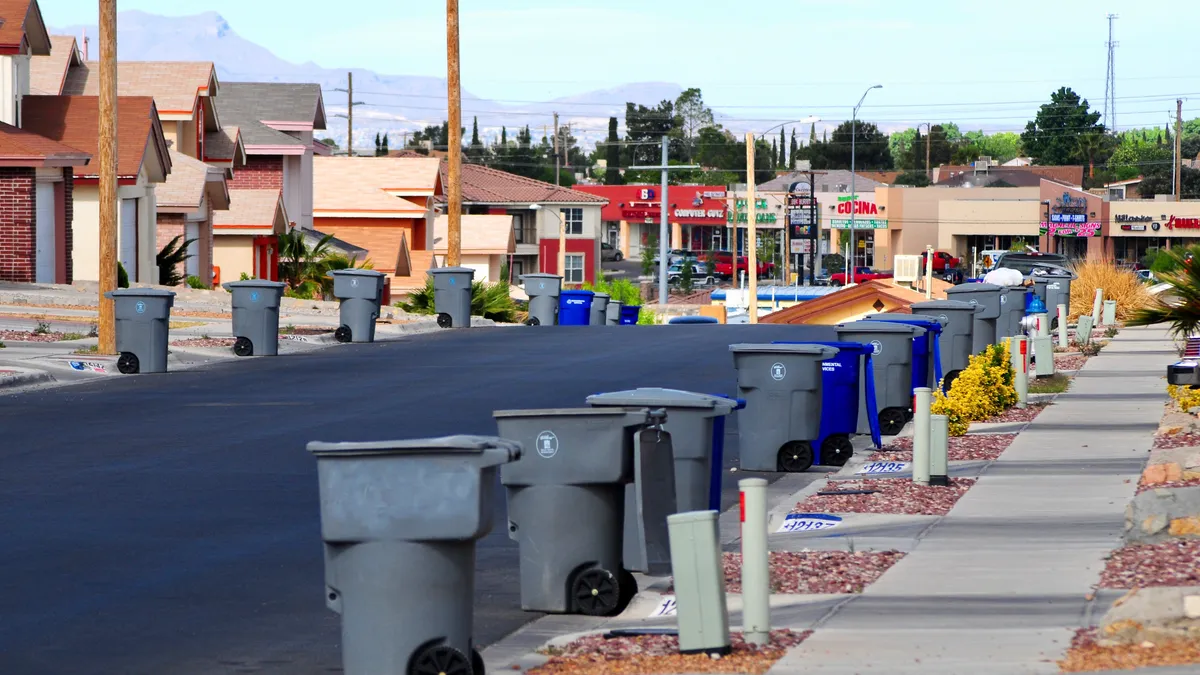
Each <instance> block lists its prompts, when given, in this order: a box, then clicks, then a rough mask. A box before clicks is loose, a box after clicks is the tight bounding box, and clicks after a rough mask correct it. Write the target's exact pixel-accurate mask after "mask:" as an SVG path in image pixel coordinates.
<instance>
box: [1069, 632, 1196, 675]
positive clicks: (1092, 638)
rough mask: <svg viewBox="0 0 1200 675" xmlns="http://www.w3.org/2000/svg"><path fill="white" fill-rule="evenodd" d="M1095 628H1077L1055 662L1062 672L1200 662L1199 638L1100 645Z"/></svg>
mask: <svg viewBox="0 0 1200 675" xmlns="http://www.w3.org/2000/svg"><path fill="white" fill-rule="evenodd" d="M1098 634H1099V631H1098V630H1097V629H1095V628H1080V629H1078V630H1076V631H1075V636H1074V637H1073V638H1072V639H1071V648H1070V649H1069V650H1068V651H1067V654H1066V656H1065V657H1063V660H1061V661H1059V662H1058V667H1059V669H1060V670H1061V671H1062V672H1064V673H1085V672H1090V671H1097V670H1136V669H1139V668H1147V667H1152V666H1184V665H1191V664H1197V663H1200V640H1186V639H1185V640H1167V641H1163V642H1157V643H1155V642H1141V643H1138V644H1128V645H1116V646H1113V647H1102V646H1100V643H1099V641H1098V640H1097V636H1098Z"/></svg>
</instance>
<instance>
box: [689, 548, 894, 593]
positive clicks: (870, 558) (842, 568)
mask: <svg viewBox="0 0 1200 675" xmlns="http://www.w3.org/2000/svg"><path fill="white" fill-rule="evenodd" d="M769 556H770V557H769V560H770V563H769V564H770V566H771V592H772V593H786V594H806V593H862V592H863V589H864V588H866V587H867V586H869V585H871V584H872V583H874V582H875V580H876V579H878V578H879V577H881V576H883V573H884V572H886V571H888V569H889V568H891V566H892V565H895V564H896V563H897V562H899V561H900V559H901V558H903V557H904V554H903V553H901V552H900V551H855V552H853V553H850V552H848V551H799V552H784V551H776V552H773V553H771V554H769ZM722 562H723V564H724V568H725V592H726V593H741V592H742V554H741V553H725V554H724V559H723V561H722ZM667 592H668V593H673V592H675V586H674V584H672V585H671V586H670V587H668V590H667Z"/></svg>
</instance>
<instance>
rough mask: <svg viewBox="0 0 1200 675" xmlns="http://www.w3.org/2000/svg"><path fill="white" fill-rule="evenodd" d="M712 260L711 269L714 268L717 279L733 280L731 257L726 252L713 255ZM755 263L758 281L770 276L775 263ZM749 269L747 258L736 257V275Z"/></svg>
mask: <svg viewBox="0 0 1200 675" xmlns="http://www.w3.org/2000/svg"><path fill="white" fill-rule="evenodd" d="M713 259H714V260H715V262H714V264H713V267H714V271H715V273H716V275H717V276H719V277H723V278H726V279H732V278H733V255H732V254H730V253H728V252H724V251H722V252H718V253H714V254H713ZM757 262H758V264H757V265H756V267H757V268H758V278H759V279H761V278H763V277H766V276H770V275H771V273H772V272H773V271H774V270H775V263H772V262H766V261H763V260H759V261H757ZM749 269H750V260H749V258H747V257H746V256H744V255H740V256H738V259H737V271H738V274H741V273H742V272H745V271H747V270H749Z"/></svg>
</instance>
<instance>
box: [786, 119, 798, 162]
mask: <svg viewBox="0 0 1200 675" xmlns="http://www.w3.org/2000/svg"><path fill="white" fill-rule="evenodd" d="M799 150H800V148H799V146H797V145H796V128H795V127H792V147H791V151H790V152H789V153H788V165H787V168H788V169H792V168H794V167H795V166H796V160H797V159H799V157H798V156H797V154H796V153H797V152H798V151H799Z"/></svg>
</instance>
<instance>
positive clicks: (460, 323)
mask: <svg viewBox="0 0 1200 675" xmlns="http://www.w3.org/2000/svg"><path fill="white" fill-rule="evenodd" d="M429 275H430V276H432V277H433V311H435V312H437V325H439V326H441V327H442V328H468V327H470V325H471V285H472V283H473V282H474V281H475V270H473V269H471V268H470V267H438V268H436V269H431V270H429Z"/></svg>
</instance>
